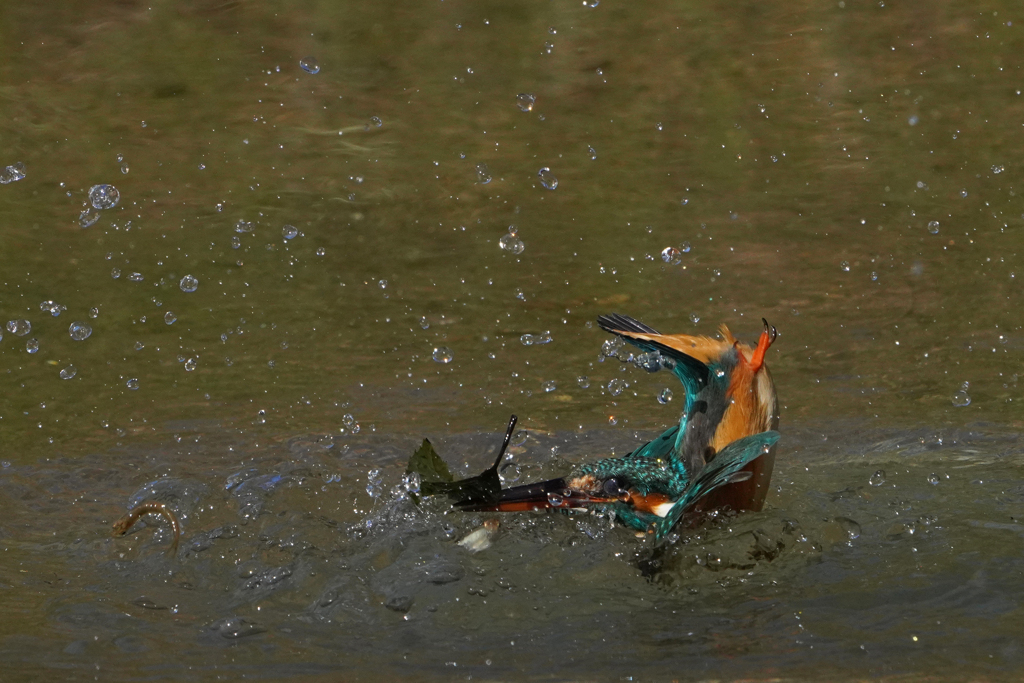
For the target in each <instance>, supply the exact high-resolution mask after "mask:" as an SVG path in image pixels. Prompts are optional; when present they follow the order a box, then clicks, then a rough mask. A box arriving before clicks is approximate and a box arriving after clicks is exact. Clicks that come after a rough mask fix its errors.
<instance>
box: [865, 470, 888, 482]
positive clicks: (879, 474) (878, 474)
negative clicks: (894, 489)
mask: <svg viewBox="0 0 1024 683" xmlns="http://www.w3.org/2000/svg"><path fill="white" fill-rule="evenodd" d="M868 483H869V484H871V485H872V486H881V485H882V484H884V483H885V470H875V473H874V474H872V475H871V476H870V477H868Z"/></svg>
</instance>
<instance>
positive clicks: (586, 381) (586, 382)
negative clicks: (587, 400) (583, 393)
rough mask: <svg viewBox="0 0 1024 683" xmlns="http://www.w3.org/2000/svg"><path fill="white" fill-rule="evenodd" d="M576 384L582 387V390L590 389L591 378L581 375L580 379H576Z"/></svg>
mask: <svg viewBox="0 0 1024 683" xmlns="http://www.w3.org/2000/svg"><path fill="white" fill-rule="evenodd" d="M576 383H577V384H579V385H580V388H581V389H589V388H590V378H589V377H587V376H586V375H580V376H579V377H577V378H576Z"/></svg>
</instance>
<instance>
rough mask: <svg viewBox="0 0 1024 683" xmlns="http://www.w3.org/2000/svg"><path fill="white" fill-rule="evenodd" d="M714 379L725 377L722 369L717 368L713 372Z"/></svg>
mask: <svg viewBox="0 0 1024 683" xmlns="http://www.w3.org/2000/svg"><path fill="white" fill-rule="evenodd" d="M715 377H717V378H718V379H722V378H723V377H725V370H723V369H722V368H718V369H717V370H715Z"/></svg>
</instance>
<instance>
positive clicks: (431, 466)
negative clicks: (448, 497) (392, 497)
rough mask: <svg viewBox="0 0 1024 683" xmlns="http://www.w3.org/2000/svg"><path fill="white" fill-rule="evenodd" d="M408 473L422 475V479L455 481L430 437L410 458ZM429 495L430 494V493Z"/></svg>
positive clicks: (406, 470)
mask: <svg viewBox="0 0 1024 683" xmlns="http://www.w3.org/2000/svg"><path fill="white" fill-rule="evenodd" d="M405 473H406V474H418V475H420V481H423V482H436V481H448V482H450V481H454V480H455V477H453V476H452V473H451V471H450V470H449V469H448V465H447V464H446V463H445V461H444V460H442V459H441V456H440V455H438V454H437V451H435V450H434V446H433V444H431V443H430V441H429V440H428V439H423V445H422V446H420V447H419V448H417V449H416V452H415V453H413V454H412V457H411V458H409V466H408V467H406V468H405ZM428 495H429V494H428Z"/></svg>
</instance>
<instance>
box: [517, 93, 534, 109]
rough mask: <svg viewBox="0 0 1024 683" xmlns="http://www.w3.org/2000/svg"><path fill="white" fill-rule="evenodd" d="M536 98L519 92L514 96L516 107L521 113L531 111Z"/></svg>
mask: <svg viewBox="0 0 1024 683" xmlns="http://www.w3.org/2000/svg"><path fill="white" fill-rule="evenodd" d="M536 101H537V98H536V97H535V96H533V95H531V94H529V93H525V92H521V93H519V94H518V95H516V105H518V107H519V109H520V110H522V111H533V105H534V103H535V102H536Z"/></svg>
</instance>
